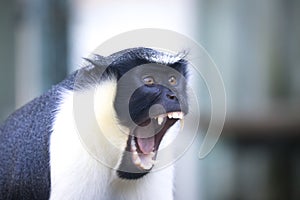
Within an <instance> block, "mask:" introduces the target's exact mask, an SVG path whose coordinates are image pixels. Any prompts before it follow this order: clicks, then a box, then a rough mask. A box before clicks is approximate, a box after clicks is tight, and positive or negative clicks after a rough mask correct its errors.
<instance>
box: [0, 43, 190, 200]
mask: <svg viewBox="0 0 300 200" xmlns="http://www.w3.org/2000/svg"><path fill="white" fill-rule="evenodd" d="M87 61H88V62H87V64H86V66H85V67H82V68H80V69H79V70H77V71H75V72H74V73H72V74H71V75H69V76H68V77H67V78H66V79H65V80H63V81H62V82H60V83H59V84H57V85H55V86H53V87H52V88H51V89H50V90H49V91H47V92H46V93H44V94H43V95H41V96H40V97H37V98H35V99H34V100H32V101H31V102H29V103H28V104H26V105H25V106H23V107H21V108H20V109H18V110H17V111H15V112H14V113H13V114H11V115H10V116H9V117H8V119H7V120H6V121H5V122H4V123H3V124H2V125H1V127H0V177H1V178H0V199H1V200H4V199H9V200H10V199H18V200H20V199H26V200H27V199H28V200H33V199H36V200H43V199H51V200H77V199H78V200H81V199H82V200H86V199H87V200H90V199H91V200H92V199H101V200H116V199H124V200H132V199H164V200H171V199H173V166H172V165H171V166H168V167H165V168H163V169H161V170H155V168H156V162H157V161H159V159H164V158H160V150H161V148H163V146H164V145H165V146H166V144H168V142H170V141H169V140H171V139H172V138H174V137H175V136H176V133H177V132H178V131H179V129H180V124H182V123H183V118H184V116H185V115H186V114H187V113H188V103H187V101H188V99H187V92H186V88H187V85H186V84H187V83H186V78H187V71H188V70H187V61H186V60H185V54H184V53H178V54H171V53H167V52H163V51H159V50H154V49H150V48H142V47H139V48H131V49H126V50H123V51H120V52H117V53H114V54H112V55H110V56H107V57H102V56H99V55H95V56H94V57H93V58H91V59H87Z"/></svg>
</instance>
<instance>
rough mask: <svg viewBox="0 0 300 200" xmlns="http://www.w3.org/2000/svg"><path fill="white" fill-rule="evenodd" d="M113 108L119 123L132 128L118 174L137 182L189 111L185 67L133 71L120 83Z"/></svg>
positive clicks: (156, 66)
mask: <svg viewBox="0 0 300 200" xmlns="http://www.w3.org/2000/svg"><path fill="white" fill-rule="evenodd" d="M114 105H115V110H116V113H117V115H118V119H119V121H120V123H121V124H122V125H123V126H126V127H129V128H130V135H129V136H128V141H127V147H126V149H125V150H126V151H125V153H124V155H123V160H122V163H121V165H120V167H119V171H118V175H119V177H121V178H126V179H137V178H140V177H142V176H144V175H145V174H147V173H148V172H149V171H150V170H151V169H152V167H153V165H154V161H155V159H156V156H157V151H158V149H159V145H160V142H161V141H162V139H163V137H164V135H165V133H166V132H167V130H168V129H169V128H170V127H171V126H172V125H173V124H174V123H176V121H178V120H180V119H182V118H183V116H184V115H185V114H187V112H188V105H187V94H186V66H185V65H181V63H177V64H174V65H173V66H172V65H171V66H166V65H161V64H154V63H150V64H144V65H139V66H136V67H133V68H131V70H129V71H127V72H126V74H124V75H123V76H122V77H120V79H119V81H118V86H117V94H116V99H115V104H114Z"/></svg>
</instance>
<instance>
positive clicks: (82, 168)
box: [50, 80, 173, 200]
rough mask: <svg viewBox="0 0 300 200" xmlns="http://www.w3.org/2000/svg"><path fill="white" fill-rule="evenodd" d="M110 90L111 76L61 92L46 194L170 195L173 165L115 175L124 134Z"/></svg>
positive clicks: (55, 199) (72, 197)
mask: <svg viewBox="0 0 300 200" xmlns="http://www.w3.org/2000/svg"><path fill="white" fill-rule="evenodd" d="M115 92H116V81H114V80H108V81H105V82H103V83H102V84H101V85H99V86H98V87H97V88H96V89H95V90H93V89H90V90H88V91H85V92H71V91H64V92H63V94H62V99H61V102H60V106H59V108H58V111H57V113H56V116H55V120H54V125H53V127H52V129H53V132H52V135H51V138H50V168H51V194H50V199H51V200H62V199H64V200H92V199H95V200H96V199H97V200H98V199H101V200H115V199H123V200H132V199H142V200H147V199H149V200H150V199H151V200H152V199H165V200H172V199H173V166H170V167H167V168H165V169H163V170H158V171H155V172H150V173H149V174H147V175H146V176H145V177H143V178H141V179H138V180H121V179H120V178H118V177H117V175H116V170H115V169H116V168H117V167H118V165H119V164H120V161H121V157H122V151H123V150H124V149H125V146H126V140H127V135H126V134H124V133H123V132H122V131H121V130H120V127H119V126H118V125H117V123H116V120H115V112H114V109H113V100H114V98H115ZM91 99H92V100H91ZM93 119H94V120H93ZM123 129H124V128H123ZM123 129H122V130H123ZM83 130H84V131H83ZM124 130H126V129H124ZM101 132H103V133H104V134H103V135H104V136H103V135H102V134H101ZM79 133H80V134H79ZM99 160H100V161H101V162H100V161H99ZM108 166H111V167H112V168H114V169H112V168H110V167H108Z"/></svg>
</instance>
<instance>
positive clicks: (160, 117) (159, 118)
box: [157, 116, 164, 125]
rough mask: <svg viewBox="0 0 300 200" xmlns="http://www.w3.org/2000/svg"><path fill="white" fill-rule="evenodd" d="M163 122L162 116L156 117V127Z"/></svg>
mask: <svg viewBox="0 0 300 200" xmlns="http://www.w3.org/2000/svg"><path fill="white" fill-rule="evenodd" d="M163 121H164V117H163V116H158V118H157V123H158V125H161V124H162V123H163Z"/></svg>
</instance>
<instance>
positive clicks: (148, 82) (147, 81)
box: [143, 76, 154, 85]
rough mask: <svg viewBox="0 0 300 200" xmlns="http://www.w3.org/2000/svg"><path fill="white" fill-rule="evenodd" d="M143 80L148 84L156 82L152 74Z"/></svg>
mask: <svg viewBox="0 0 300 200" xmlns="http://www.w3.org/2000/svg"><path fill="white" fill-rule="evenodd" d="M143 82H144V84H146V85H153V84H154V78H153V77H152V76H147V77H145V78H144V79H143Z"/></svg>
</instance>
